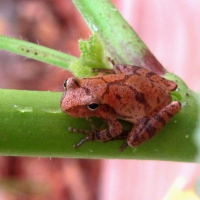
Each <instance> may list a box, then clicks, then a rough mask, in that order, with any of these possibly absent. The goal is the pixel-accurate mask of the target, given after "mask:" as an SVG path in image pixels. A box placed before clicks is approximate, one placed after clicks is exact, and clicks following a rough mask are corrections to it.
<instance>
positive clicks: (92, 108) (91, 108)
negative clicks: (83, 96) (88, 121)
mask: <svg viewBox="0 0 200 200" xmlns="http://www.w3.org/2000/svg"><path fill="white" fill-rule="evenodd" d="M87 107H88V109H89V110H96V109H97V108H98V107H99V104H97V103H91V104H89V105H88V106H87Z"/></svg>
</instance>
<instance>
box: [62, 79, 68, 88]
mask: <svg viewBox="0 0 200 200" xmlns="http://www.w3.org/2000/svg"><path fill="white" fill-rule="evenodd" d="M67 81H68V79H66V80H65V82H64V83H63V87H64V89H67Z"/></svg>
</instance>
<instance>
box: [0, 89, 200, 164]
mask: <svg viewBox="0 0 200 200" xmlns="http://www.w3.org/2000/svg"><path fill="white" fill-rule="evenodd" d="M0 95H1V100H0V104H1V105H2V106H1V111H0V116H1V126H0V136H1V137H0V154H1V155H12V156H13V155H15V156H49V157H52V156H54V157H68V158H69V157H73V158H122V159H148V160H150V159H153V160H173V161H185V162H195V159H196V154H197V148H196V145H195V143H194V141H193V139H194V138H193V134H191V129H194V128H195V127H191V126H190V124H191V122H190V121H191V120H192V119H193V118H194V117H196V116H195V112H193V113H194V116H191V119H189V118H188V119H187V120H186V119H184V115H183V114H186V113H187V112H188V109H190V107H191V103H195V102H190V101H189V100H190V96H191V95H193V93H192V92H190V91H188V94H187V95H186V96H185V98H186V99H188V100H187V102H188V105H185V106H184V107H183V109H182V111H181V112H182V113H180V114H178V115H177V116H175V117H174V118H173V119H172V121H171V122H170V123H169V124H168V125H167V126H166V127H165V128H164V129H163V131H161V132H160V133H159V134H158V135H157V136H155V137H154V138H153V139H151V140H149V141H148V142H146V143H144V144H142V145H140V146H139V147H137V148H131V147H127V149H125V150H124V151H123V152H119V147H120V146H121V145H122V144H123V143H124V142H123V141H110V142H107V143H101V142H98V141H91V142H87V143H85V144H83V145H82V146H81V147H80V148H79V149H74V148H73V145H74V144H76V143H78V142H79V141H80V140H81V139H82V138H83V137H84V136H83V134H79V133H70V132H68V131H67V128H68V127H69V126H72V127H75V128H83V129H90V125H89V123H88V122H87V121H86V120H85V119H75V118H71V117H69V116H67V115H65V114H63V113H62V112H61V110H60V107H59V104H58V102H59V100H60V97H61V93H55V92H36V91H18V90H2V89H1V90H0ZM176 95H177V94H176V93H174V96H176ZM176 98H179V99H180V100H181V99H182V97H180V96H179V97H176ZM186 99H184V100H183V99H182V101H181V102H182V103H183V101H185V100H186ZM182 120H184V123H182ZM94 122H95V123H98V124H99V123H100V122H99V120H94ZM189 126H190V127H189ZM125 127H127V125H126V124H125ZM180 130H184V131H180ZM188 130H190V131H188Z"/></svg>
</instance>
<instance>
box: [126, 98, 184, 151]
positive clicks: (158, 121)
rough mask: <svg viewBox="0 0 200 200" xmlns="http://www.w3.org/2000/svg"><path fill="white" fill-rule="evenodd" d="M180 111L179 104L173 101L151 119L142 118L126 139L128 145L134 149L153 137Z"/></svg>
mask: <svg viewBox="0 0 200 200" xmlns="http://www.w3.org/2000/svg"><path fill="white" fill-rule="evenodd" d="M180 109H181V104H180V102H178V101H174V102H172V103H171V104H169V105H167V106H166V107H164V108H163V109H162V110H160V111H159V112H158V113H157V114H156V115H154V116H153V117H151V118H149V117H144V118H143V119H142V120H141V121H140V122H139V123H138V124H136V125H135V126H134V128H133V129H132V131H131V132H130V134H129V136H128V138H127V143H128V145H129V146H132V147H135V146H138V145H139V144H141V143H143V142H145V141H147V140H148V139H150V138H151V137H153V136H154V135H155V134H157V133H158V132H159V131H160V130H161V129H162V128H163V127H164V126H165V125H166V123H167V122H168V121H169V120H170V119H171V118H172V117H173V116H174V115H175V114H177V113H178V112H179V111H180Z"/></svg>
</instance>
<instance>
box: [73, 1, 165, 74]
mask: <svg viewBox="0 0 200 200" xmlns="http://www.w3.org/2000/svg"><path fill="white" fill-rule="evenodd" d="M73 2H74V4H75V5H76V7H77V9H78V10H79V12H80V13H81V14H82V16H83V18H84V19H85V21H86V22H87V24H88V26H89V27H90V29H91V30H92V31H93V32H95V34H97V35H98V36H99V37H100V38H101V40H102V42H103V44H104V48H105V49H106V51H107V55H108V56H110V57H111V58H113V59H114V60H115V61H116V63H122V64H130V65H138V66H141V67H145V68H148V69H150V70H152V71H154V72H156V73H157V74H164V72H165V69H164V68H163V67H162V65H161V64H160V63H159V62H158V61H157V60H156V58H155V57H154V55H153V54H152V53H151V52H150V51H149V49H148V48H147V46H146V45H145V44H144V43H143V42H142V40H141V39H140V38H139V37H138V35H137V34H136V33H135V32H134V31H133V29H132V28H131V27H130V26H129V24H128V23H127V22H126V21H125V20H124V19H123V18H122V16H121V15H120V13H119V12H118V10H117V9H116V8H115V7H114V5H113V4H112V3H111V2H110V1H109V0H98V1H95V3H94V2H93V1H91V0H73Z"/></svg>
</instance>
